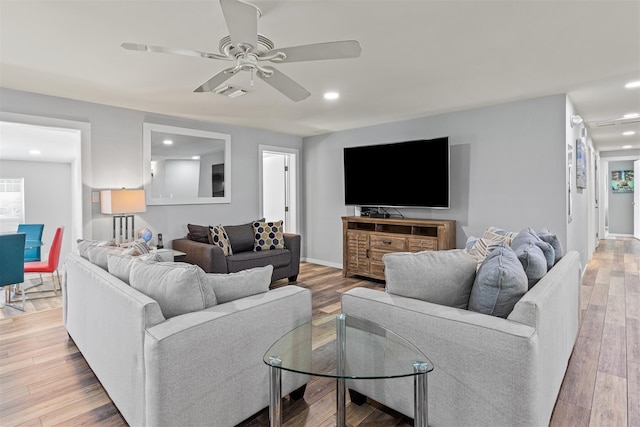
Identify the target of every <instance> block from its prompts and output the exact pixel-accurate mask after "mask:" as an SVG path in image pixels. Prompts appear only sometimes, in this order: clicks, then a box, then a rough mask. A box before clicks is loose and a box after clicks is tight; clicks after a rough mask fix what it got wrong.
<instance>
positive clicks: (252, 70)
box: [251, 68, 255, 87]
mask: <svg viewBox="0 0 640 427" xmlns="http://www.w3.org/2000/svg"><path fill="white" fill-rule="evenodd" d="M254 71H255V70H254V69H253V68H252V69H251V87H253V72H254Z"/></svg>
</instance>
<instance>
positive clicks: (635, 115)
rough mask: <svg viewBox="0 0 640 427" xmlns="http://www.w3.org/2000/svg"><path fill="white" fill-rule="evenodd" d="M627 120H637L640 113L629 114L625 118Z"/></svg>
mask: <svg viewBox="0 0 640 427" xmlns="http://www.w3.org/2000/svg"><path fill="white" fill-rule="evenodd" d="M623 117H624V118H625V119H635V118H636V117H640V113H629V114H625V115H624V116H623Z"/></svg>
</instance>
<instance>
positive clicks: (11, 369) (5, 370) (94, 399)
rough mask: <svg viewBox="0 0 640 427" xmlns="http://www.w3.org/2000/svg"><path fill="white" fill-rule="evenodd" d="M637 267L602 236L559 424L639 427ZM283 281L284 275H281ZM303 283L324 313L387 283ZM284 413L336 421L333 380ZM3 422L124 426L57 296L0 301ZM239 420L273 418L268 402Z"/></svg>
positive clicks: (320, 271)
mask: <svg viewBox="0 0 640 427" xmlns="http://www.w3.org/2000/svg"><path fill="white" fill-rule="evenodd" d="M639 273H640V242H639V241H637V240H634V239H615V240H603V241H601V242H600V245H599V247H598V250H597V252H596V253H595V254H594V255H593V258H592V260H591V262H590V263H589V265H588V266H587V269H586V271H585V274H584V278H583V284H582V289H581V309H582V317H581V328H580V332H579V337H578V340H577V342H576V346H575V348H574V351H573V355H572V357H571V360H570V362H569V367H568V371H567V375H566V376H565V380H564V383H563V385H562V389H561V391H560V395H559V397H558V401H557V403H556V408H555V411H554V413H553V417H552V420H551V425H552V426H640V403H639V402H640V279H639ZM284 285H286V280H282V281H278V282H276V283H274V286H284ZM298 285H300V286H303V287H307V288H309V289H310V290H311V291H312V293H313V299H312V301H313V317H314V321H318V322H322V321H323V319H324V318H326V317H327V316H331V315H334V314H336V313H338V312H339V311H340V295H341V294H342V293H344V292H345V291H347V290H348V289H351V288H353V287H356V286H366V287H371V288H378V289H383V285H382V284H380V283H377V282H372V281H367V280H363V279H357V278H347V279H345V278H343V277H342V273H341V270H339V269H335V268H330V267H323V266H319V265H314V264H307V263H303V264H302V269H301V273H300V275H299V276H298ZM3 298H4V292H2V295H1V296H0V300H3ZM436 368H437V367H436ZM283 414H284V419H285V425H287V426H307V427H325V426H332V425H333V423H334V414H335V388H334V382H333V381H332V380H330V379H326V378H312V380H311V382H310V383H309V385H308V387H307V391H306V394H305V398H304V399H303V400H299V401H297V402H292V401H290V400H288V399H285V401H284V402H283ZM347 416H348V418H347V421H348V423H349V424H351V425H354V426H365V425H366V426H373V425H375V426H409V425H412V424H413V422H412V420H411V419H408V418H406V417H403V416H401V415H400V414H398V413H396V412H394V411H391V410H390V409H388V408H385V407H382V406H381V405H379V404H377V403H375V402H372V401H368V403H366V404H364V405H363V406H360V407H358V406H356V405H350V404H349V405H348V406H347ZM0 425H1V426H50V425H99V426H123V425H126V423H125V421H124V419H123V418H122V416H121V415H120V413H119V412H118V410H117V409H116V408H115V406H114V405H113V404H112V403H111V401H110V400H109V397H108V396H107V394H106V393H105V392H104V390H103V389H102V386H101V385H100V383H99V382H98V381H97V379H96V378H95V376H94V375H93V372H92V371H91V369H90V368H89V366H88V365H87V363H86V362H85V360H84V359H83V357H82V355H81V354H80V353H79V352H78V350H77V348H76V347H75V345H74V344H73V342H71V341H70V340H69V339H68V338H67V334H66V332H65V330H64V327H63V326H62V310H61V308H60V299H59V298H49V299H46V300H34V301H32V302H30V303H28V304H27V313H26V314H23V313H21V312H18V311H17V310H14V309H11V308H6V307H5V308H2V309H1V310H0ZM240 425H241V426H243V427H248V426H263V425H268V411H266V410H265V411H262V412H260V413H258V414H256V415H255V416H253V417H251V418H250V419H248V420H246V421H244V422H243V423H241V424H240Z"/></svg>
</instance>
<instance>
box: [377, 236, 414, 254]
mask: <svg viewBox="0 0 640 427" xmlns="http://www.w3.org/2000/svg"><path fill="white" fill-rule="evenodd" d="M369 242H370V245H371V247H372V248H376V249H383V250H386V251H395V252H398V251H404V250H405V249H404V248H405V238H404V237H399V236H389V235H386V234H372V235H371V236H370V237H369Z"/></svg>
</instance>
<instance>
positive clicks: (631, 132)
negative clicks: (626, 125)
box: [622, 130, 636, 136]
mask: <svg viewBox="0 0 640 427" xmlns="http://www.w3.org/2000/svg"><path fill="white" fill-rule="evenodd" d="M622 134H623V135H624V136H629V135H635V134H636V133H635V132H634V131H632V130H628V131H626V132H622Z"/></svg>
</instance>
